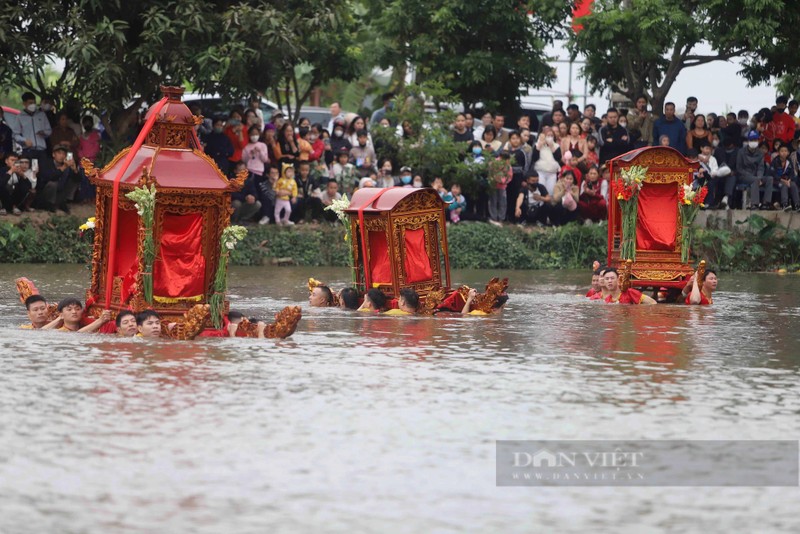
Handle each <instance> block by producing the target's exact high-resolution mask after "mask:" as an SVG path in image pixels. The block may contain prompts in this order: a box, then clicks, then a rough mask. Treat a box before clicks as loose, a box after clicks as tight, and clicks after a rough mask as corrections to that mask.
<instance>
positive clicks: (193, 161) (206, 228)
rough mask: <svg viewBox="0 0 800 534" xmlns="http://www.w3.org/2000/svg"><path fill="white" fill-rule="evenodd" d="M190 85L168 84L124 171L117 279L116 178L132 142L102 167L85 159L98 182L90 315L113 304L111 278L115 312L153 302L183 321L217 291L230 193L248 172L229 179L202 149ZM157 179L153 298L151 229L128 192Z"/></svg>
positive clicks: (168, 317) (91, 176)
mask: <svg viewBox="0 0 800 534" xmlns="http://www.w3.org/2000/svg"><path fill="white" fill-rule="evenodd" d="M183 91H184V90H183V88H182V87H162V92H163V93H164V96H165V97H167V98H168V99H169V100H168V101H167V102H166V104H165V105H164V107H163V108H162V109H161V111H160V113H159V116H158V117H157V119H156V121H155V123H154V124H153V127H152V129H151V130H150V131H149V132H147V133H146V138H145V141H144V144H143V145H142V146H141V147H140V148H139V150H138V151H137V152H136V153H135V154H134V155H133V159H132V162H131V164H130V166H129V167H128V169H127V170H126V171H125V173H124V174H123V175H122V178H121V181H120V186H119V188H120V193H119V201H118V208H119V211H118V226H117V239H116V247H115V248H116V251H115V253H116V259H115V262H114V272H113V273H112V279H111V280H108V279H107V272H108V264H109V256H110V243H111V236H110V228H111V223H110V221H111V212H112V199H113V186H114V180H115V178H116V177H117V175H118V174H119V170H120V169H121V168H122V166H123V160H124V158H125V156H127V155H128V153H129V152H130V150H131V148H130V147H129V148H126V149H124V150H122V151H121V152H120V153H119V154H117V155H116V157H115V158H114V159H113V160H112V161H111V162H110V163H109V164H108V165H106V166H105V167H104V168H103V169H102V170H98V169H96V168H94V166H93V165H92V164H91V163H90V162H89V161H88V160H83V161H82V165H83V167H84V169H85V171H86V174H87V176H88V177H89V179H90V181H91V182H92V183H93V184H94V185H96V186H97V200H96V222H95V225H96V226H95V236H94V248H93V252H92V282H91V287H90V288H89V290H88V291H87V304H89V305H88V306H87V308H88V312H89V313H90V315H93V316H97V315H99V313H100V312H101V311H102V310H103V309H104V308H106V302H105V293H106V288H107V284H109V283H110V284H113V289H112V298H111V303H110V308H111V309H112V311H113V312H116V311H119V310H120V309H128V308H129V309H132V310H133V311H135V312H138V311H141V310H143V309H146V308H153V309H155V310H156V311H158V312H159V314H161V316H162V318H164V319H166V320H168V321H177V322H180V321H183V319H184V317H183V314H184V313H185V312H186V311H187V310H189V308H191V307H192V306H194V305H196V304H206V303H208V301H209V299H210V297H211V295H212V292H213V282H214V276H215V273H216V269H217V266H218V265H219V262H220V244H219V240H220V236H221V235H222V231H223V230H224V229H225V228H226V227H227V226H228V224H229V222H230V214H231V213H232V210H231V208H230V203H231V202H230V195H231V193H232V192H233V191H238V190H239V189H241V187H242V185H243V183H244V180H245V178H246V174H245V173H243V174H242V175H240V176H237V177H236V179H234V180H229V179H228V178H227V177H226V176H225V175H224V174H223V173H222V171H220V169H219V168H218V167H217V165H216V163H215V162H214V160H213V159H211V158H210V157H209V156H207V155H206V154H205V153H204V152H203V151H202V148H201V147H200V145H199V141H198V140H197V135H196V134H195V131H194V126H195V125H196V124H197V122H198V121H199V120H202V118H201V117H195V116H193V115H192V113H191V112H190V111H189V108H188V107H187V106H186V105H185V104H184V103H182V102H181V95H183ZM150 113H152V110H151V112H150ZM148 117H149V114H148ZM150 184H155V187H156V190H157V193H156V208H155V215H154V221H153V237H154V242H155V248H156V259H155V262H154V264H153V300H154V302H153V303H148V302H146V301H145V299H144V295H143V293H142V279H141V274H142V273H143V272H144V269H145V265H144V258H143V246H144V237H145V229H144V226H143V223H142V220H141V218H140V217H139V216H138V215H137V212H136V208H135V207H134V202H133V201H131V200H129V199H127V198H126V197H125V194H126V193H128V192H130V191H132V190H133V189H134V188H135V187H137V186H140V185H150ZM225 307H226V308H227V302H226V303H225Z"/></svg>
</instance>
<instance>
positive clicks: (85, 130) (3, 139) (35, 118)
mask: <svg viewBox="0 0 800 534" xmlns="http://www.w3.org/2000/svg"><path fill="white" fill-rule="evenodd" d="M22 108H23V109H22V111H21V112H20V113H19V114H18V115H17V116H16V117H15V120H14V121H10V122H11V124H12V125H13V127H12V126H9V123H8V122H6V120H5V116H4V111H3V110H2V108H0V158H1V159H2V161H1V163H2V165H0V215H7V214H13V215H20V214H21V213H22V212H25V211H35V210H37V209H43V210H48V211H51V212H55V211H56V210H57V209H59V210H62V211H64V212H67V213H69V211H70V208H69V203H70V202H73V201H76V200H80V199H82V198H90V197H92V196H93V194H94V192H93V190H92V188H91V187H90V186H89V184H88V181H87V180H86V177H85V176H84V174H83V171H82V170H81V169H80V167H79V166H78V165H77V163H76V162H77V161H80V159H81V158H84V157H85V158H88V159H89V160H91V161H95V159H96V158H97V156H98V154H99V153H100V133H99V132H98V131H97V130H96V129H95V128H94V119H93V118H92V117H91V116H90V115H87V116H85V117H83V118H82V120H81V122H80V124H78V123H75V122H74V121H73V120H72V119H71V117H70V116H69V114H67V113H66V112H64V111H61V112H58V113H57V112H56V111H55V109H54V107H53V101H52V100H51V99H49V98H42V99H41V102H39V103H38V104H37V102H36V97H35V96H34V95H33V93H24V94H23V95H22Z"/></svg>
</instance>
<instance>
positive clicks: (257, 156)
mask: <svg viewBox="0 0 800 534" xmlns="http://www.w3.org/2000/svg"><path fill="white" fill-rule="evenodd" d="M249 133H250V142H249V143H247V146H245V147H244V149H242V161H243V162H244V163H245V165H247V170H248V171H250V172H252V173H253V174H254V175H255V178H256V182H261V180H262V178H263V176H264V169H265V168H266V167H265V165H266V164H267V163H269V149H268V148H267V145H266V144H264V143H262V142H261V141H259V139H260V138H261V136H260V132H259V130H258V126H255V125H254V126H251V127H250V130H249Z"/></svg>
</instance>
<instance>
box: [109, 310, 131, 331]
mask: <svg viewBox="0 0 800 534" xmlns="http://www.w3.org/2000/svg"><path fill="white" fill-rule="evenodd" d="M129 315H130V316H131V317H133V318H134V319H136V314H135V313H133V312H132V311H130V310H122V311H121V312H119V313H118V314H117V318H116V319H114V324H116V325H117V328H119V325H120V324H122V320H123V319H124V318H125V317H127V316H129Z"/></svg>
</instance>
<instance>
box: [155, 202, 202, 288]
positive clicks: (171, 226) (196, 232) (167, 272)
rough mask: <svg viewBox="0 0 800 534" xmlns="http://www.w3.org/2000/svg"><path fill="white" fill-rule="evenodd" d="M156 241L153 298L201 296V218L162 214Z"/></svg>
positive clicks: (198, 215)
mask: <svg viewBox="0 0 800 534" xmlns="http://www.w3.org/2000/svg"><path fill="white" fill-rule="evenodd" d="M158 237H159V236H156V239H158ZM160 237H161V239H160V241H161V246H160V249H159V252H158V254H157V256H156V261H155V265H154V266H153V294H154V295H155V296H158V297H169V298H187V297H196V296H198V295H203V294H204V293H205V283H204V282H205V273H206V259H205V257H203V216H202V215H201V214H200V213H192V214H188V215H176V214H174V213H165V214H164V220H163V223H162V226H161V236H160Z"/></svg>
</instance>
